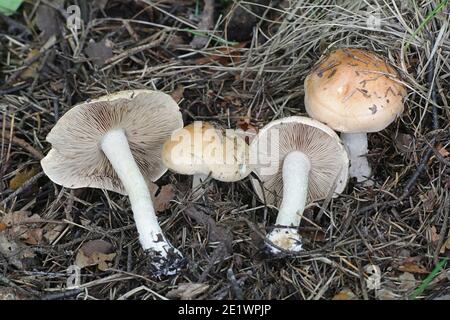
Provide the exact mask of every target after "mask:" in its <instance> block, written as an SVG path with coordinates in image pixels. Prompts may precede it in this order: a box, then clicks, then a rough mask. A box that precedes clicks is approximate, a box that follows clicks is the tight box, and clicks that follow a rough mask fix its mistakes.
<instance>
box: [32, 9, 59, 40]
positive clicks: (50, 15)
mask: <svg viewBox="0 0 450 320" xmlns="http://www.w3.org/2000/svg"><path fill="white" fill-rule="evenodd" d="M36 25H37V27H38V28H39V30H41V34H40V37H41V39H42V42H44V43H45V42H47V40H48V39H50V38H51V37H52V36H54V35H57V34H59V33H60V32H61V30H62V26H61V21H60V18H59V14H58V12H57V11H56V10H55V9H53V8H52V7H50V6H47V5H45V4H41V5H39V7H38V8H37V10H36Z"/></svg>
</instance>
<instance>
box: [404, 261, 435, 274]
mask: <svg viewBox="0 0 450 320" xmlns="http://www.w3.org/2000/svg"><path fill="white" fill-rule="evenodd" d="M398 270H400V271H402V272H410V273H418V274H427V273H428V270H427V269H425V268H424V267H422V266H420V265H418V264H417V263H415V262H412V261H406V262H404V263H403V264H402V265H401V266H399V267H398Z"/></svg>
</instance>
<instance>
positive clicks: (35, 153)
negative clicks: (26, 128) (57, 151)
mask: <svg viewBox="0 0 450 320" xmlns="http://www.w3.org/2000/svg"><path fill="white" fill-rule="evenodd" d="M5 138H6V140H9V139H10V137H8V136H6V135H5ZM11 142H12V143H13V144H15V145H18V146H19V147H22V148H23V149H25V150H26V151H27V152H28V153H29V154H31V155H32V156H33V157H35V158H36V159H37V160H42V158H44V155H43V154H42V152H40V151H39V150H37V149H36V148H34V147H33V146H32V145H30V144H29V143H28V142H26V141H25V140H23V139H21V138H17V137H14V136H13V137H12V138H11Z"/></svg>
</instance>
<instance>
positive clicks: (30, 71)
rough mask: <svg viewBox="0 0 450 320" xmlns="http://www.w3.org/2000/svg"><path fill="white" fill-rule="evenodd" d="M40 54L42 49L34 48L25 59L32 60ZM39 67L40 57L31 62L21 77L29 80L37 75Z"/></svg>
mask: <svg viewBox="0 0 450 320" xmlns="http://www.w3.org/2000/svg"><path fill="white" fill-rule="evenodd" d="M39 54H40V51H39V50H38V49H32V50H31V51H30V52H29V53H28V55H27V58H26V60H25V61H30V60H32V59H35V57H37V56H38V55H39ZM38 69H39V59H37V60H36V61H35V62H33V63H32V64H30V65H29V66H28V67H27V68H26V69H25V70H24V71H22V73H21V74H20V76H19V77H20V79H22V80H27V79H31V78H33V77H34V76H35V74H36V72H37V71H38Z"/></svg>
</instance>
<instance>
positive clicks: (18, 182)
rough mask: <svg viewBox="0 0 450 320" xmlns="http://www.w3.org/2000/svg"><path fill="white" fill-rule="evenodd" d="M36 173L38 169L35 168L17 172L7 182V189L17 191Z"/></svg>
mask: <svg viewBox="0 0 450 320" xmlns="http://www.w3.org/2000/svg"><path fill="white" fill-rule="evenodd" d="M37 173H38V169H37V168H36V167H31V168H29V169H23V170H21V171H19V172H18V173H17V174H16V175H15V176H14V177H13V178H12V179H11V180H9V188H10V189H13V190H17V189H19V188H20V187H21V186H22V185H23V184H24V183H25V182H27V181H28V180H29V179H30V178H32V177H34V176H35V175H36V174H37Z"/></svg>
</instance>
